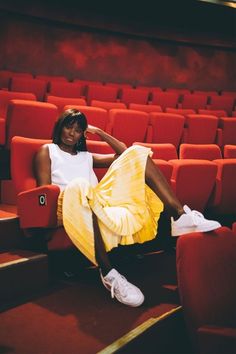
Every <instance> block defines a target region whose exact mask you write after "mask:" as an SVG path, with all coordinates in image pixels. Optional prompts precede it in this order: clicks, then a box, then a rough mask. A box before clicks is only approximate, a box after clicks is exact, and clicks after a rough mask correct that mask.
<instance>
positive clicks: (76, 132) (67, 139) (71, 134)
mask: <svg viewBox="0 0 236 354" xmlns="http://www.w3.org/2000/svg"><path fill="white" fill-rule="evenodd" d="M83 134H84V132H83V130H82V129H81V128H80V126H79V125H78V123H77V122H75V123H72V124H69V125H65V126H64V127H63V128H62V132H61V143H62V144H63V145H66V146H68V147H69V146H71V147H72V146H75V145H76V144H77V143H78V141H79V140H80V138H81V136H83Z"/></svg>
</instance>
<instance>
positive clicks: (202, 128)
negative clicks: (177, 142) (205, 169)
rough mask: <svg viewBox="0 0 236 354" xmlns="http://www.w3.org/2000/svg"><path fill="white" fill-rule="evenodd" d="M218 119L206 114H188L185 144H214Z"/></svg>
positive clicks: (184, 136) (184, 137)
mask: <svg viewBox="0 0 236 354" xmlns="http://www.w3.org/2000/svg"><path fill="white" fill-rule="evenodd" d="M217 127H218V118H217V117H215V116H211V115H204V114H188V115H187V116H186V121H185V129H184V135H183V140H182V141H183V143H189V144H214V143H215V141H216V136H217Z"/></svg>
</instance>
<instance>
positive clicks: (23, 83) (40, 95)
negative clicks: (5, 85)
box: [10, 77, 47, 101]
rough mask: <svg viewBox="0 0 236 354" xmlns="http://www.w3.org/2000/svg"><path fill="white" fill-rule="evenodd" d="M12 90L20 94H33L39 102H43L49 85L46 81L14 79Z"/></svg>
mask: <svg viewBox="0 0 236 354" xmlns="http://www.w3.org/2000/svg"><path fill="white" fill-rule="evenodd" d="M10 90H11V91H18V92H31V93H33V94H35V96H36V97H37V100H39V101H43V100H44V97H45V94H46V92H47V83H46V82H45V81H44V80H39V79H31V78H23V77H13V78H12V79H11V82H10Z"/></svg>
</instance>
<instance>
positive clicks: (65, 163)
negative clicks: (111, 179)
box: [47, 143, 98, 190]
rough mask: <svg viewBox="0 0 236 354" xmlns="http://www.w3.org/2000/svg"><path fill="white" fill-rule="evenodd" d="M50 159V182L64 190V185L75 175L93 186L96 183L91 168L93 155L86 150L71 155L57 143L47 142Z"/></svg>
mask: <svg viewBox="0 0 236 354" xmlns="http://www.w3.org/2000/svg"><path fill="white" fill-rule="evenodd" d="M47 146H48V150H49V157H50V160H51V183H52V184H55V185H57V186H59V187H60V189H61V190H64V189H65V187H66V185H67V184H68V183H69V182H70V181H72V180H73V179H75V178H77V177H82V178H84V179H86V180H87V181H88V182H89V183H90V184H91V185H92V186H93V187H94V186H96V185H97V184H98V180H97V177H96V175H95V173H94V170H93V156H92V154H91V153H90V152H88V151H80V152H77V154H76V155H71V154H69V153H68V152H65V151H63V150H61V149H60V148H59V146H58V145H57V144H53V143H52V144H47Z"/></svg>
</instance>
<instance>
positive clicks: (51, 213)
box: [17, 185, 60, 229]
mask: <svg viewBox="0 0 236 354" xmlns="http://www.w3.org/2000/svg"><path fill="white" fill-rule="evenodd" d="M59 194H60V188H59V187H58V186H55V185H45V186H41V187H36V188H33V189H30V190H28V191H24V192H21V193H19V194H18V196H17V209H18V215H19V218H20V227H21V228H24V229H27V228H33V227H46V228H48V227H55V226H56V225H57V200H58V196H59Z"/></svg>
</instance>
